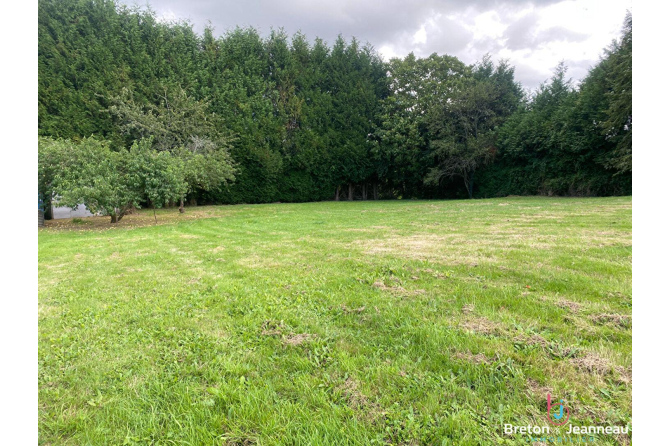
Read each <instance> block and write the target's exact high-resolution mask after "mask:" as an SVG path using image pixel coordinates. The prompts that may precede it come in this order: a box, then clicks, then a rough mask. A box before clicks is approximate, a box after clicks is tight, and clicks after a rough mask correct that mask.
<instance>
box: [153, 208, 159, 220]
mask: <svg viewBox="0 0 670 446" xmlns="http://www.w3.org/2000/svg"><path fill="white" fill-rule="evenodd" d="M154 222H155V223H158V219H157V218H156V206H154Z"/></svg>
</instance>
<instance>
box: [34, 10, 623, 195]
mask: <svg viewBox="0 0 670 446" xmlns="http://www.w3.org/2000/svg"><path fill="white" fill-rule="evenodd" d="M631 61H632V19H631V17H630V15H629V16H628V17H627V18H626V22H625V26H624V29H623V32H622V37H621V39H620V40H619V41H618V42H616V43H614V44H613V45H612V46H611V47H610V48H609V49H608V50H607V51H606V52H605V55H604V56H603V58H602V60H601V62H600V63H599V64H598V65H597V66H596V67H594V68H593V69H592V70H591V72H590V74H589V76H588V77H587V78H586V79H585V80H584V81H583V82H582V83H581V85H580V86H579V88H575V87H573V86H572V85H571V84H570V83H569V82H568V80H567V79H565V68H564V67H562V66H561V67H559V68H558V69H557V71H556V74H555V76H554V77H553V78H552V79H551V80H549V81H548V82H547V83H546V84H544V85H542V86H541V87H540V88H539V89H538V90H537V92H536V93H535V94H533V95H531V96H530V97H527V96H526V95H524V93H523V91H522V89H521V87H520V85H519V84H518V83H517V82H516V81H515V80H514V68H513V67H511V66H509V65H508V64H506V63H504V62H501V63H498V64H495V63H493V62H492V61H491V60H490V59H489V58H488V57H484V58H482V60H481V61H480V62H479V63H477V64H475V65H473V66H469V65H466V64H464V63H462V62H461V61H459V60H458V59H456V58H454V57H451V56H446V55H445V56H438V55H436V54H433V55H432V56H430V57H428V58H423V59H421V58H416V57H414V55H412V54H410V55H409V56H407V57H405V58H404V59H402V60H401V59H394V60H391V61H390V62H388V63H386V62H384V61H383V60H382V59H381V58H380V56H379V55H378V54H377V53H376V52H375V51H374V49H373V48H372V47H370V46H369V45H362V44H361V43H360V42H358V41H357V40H355V39H352V40H351V41H348V42H347V41H345V40H344V39H343V38H342V37H339V38H338V39H337V40H336V41H335V42H333V43H332V45H329V44H327V43H326V42H324V41H322V40H320V39H316V40H314V41H313V42H309V41H307V39H306V38H305V36H303V35H302V34H300V33H298V34H295V35H293V36H288V35H286V33H284V32H283V31H281V30H279V31H273V32H271V33H270V35H269V36H267V37H262V36H260V35H259V33H258V32H257V31H256V30H254V29H240V28H238V29H235V30H232V31H229V32H227V33H225V34H224V35H222V36H220V37H216V36H215V35H214V32H213V30H212V29H210V28H207V29H205V31H204V33H203V34H202V35H199V34H197V33H195V32H194V31H193V28H192V26H191V25H190V24H188V23H184V22H179V23H165V22H161V21H159V20H158V19H157V17H156V14H155V13H154V12H153V11H151V10H150V9H140V8H131V7H127V6H123V5H119V4H117V3H115V2H114V1H108V0H40V1H39V134H40V135H41V136H42V137H48V138H51V139H54V140H64V141H68V143H69V144H71V145H75V144H76V143H77V142H79V141H82V140H84V138H87V139H86V141H88V140H89V139H90V137H93V138H94V139H97V140H99V141H106V142H104V144H106V145H107V146H109V147H111V150H112V151H117V152H118V151H123V150H125V151H129V150H130V149H131V147H133V144H135V145H136V146H137V145H138V144H140V143H141V141H143V138H148V137H152V139H151V142H150V144H151V148H152V150H155V151H157V152H161V151H167V152H169V153H170V155H171V156H172V157H173V158H179V159H181V161H179V163H181V164H183V165H187V162H188V160H189V159H190V158H192V157H193V156H195V155H196V154H201V155H202V156H203V157H204V158H203V159H204V160H205V161H204V162H203V163H204V165H209V164H210V161H208V160H212V161H211V162H212V163H213V164H214V165H215V166H217V168H216V169H213V170H212V171H211V172H208V173H207V175H205V180H203V181H204V183H203V182H202V181H201V182H199V180H198V179H197V178H190V180H189V179H188V178H187V177H186V176H184V177H183V178H182V184H190V186H189V187H188V188H187V192H186V193H187V197H188V198H189V199H191V200H197V201H199V202H209V203H242V202H245V203H261V202H274V201H313V200H325V199H361V198H390V197H402V198H439V197H465V196H474V197H491V196H503V195H509V194H519V195H520V194H557V195H613V194H630V193H631V190H632V186H631V170H632V106H631V97H632V96H631V78H632V65H631ZM45 141H46V140H43V143H42V144H41V145H42V146H44V147H47V146H49V144H47V143H46V142H45ZM56 142H58V141H56ZM59 144H61V145H62V144H63V141H60V142H59ZM89 144H90V141H89ZM124 153H125V152H124ZM128 153H129V152H128ZM40 156H41V154H40ZM179 163H178V164H179ZM184 172H187V171H184ZM216 172H223V173H222V175H223V177H222V178H220V181H218V180H217V179H216V178H214V179H212V178H211V176H212V175H216ZM184 175H187V173H184ZM233 179H234V180H233ZM45 187H46V185H43V186H42V187H41V189H42V190H44V189H45ZM181 190H183V187H182V189H181ZM44 192H45V193H47V192H48V191H46V190H44Z"/></svg>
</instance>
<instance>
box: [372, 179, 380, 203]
mask: <svg viewBox="0 0 670 446" xmlns="http://www.w3.org/2000/svg"><path fill="white" fill-rule="evenodd" d="M372 199H373V200H378V199H379V192H378V191H377V182H376V181H375V182H374V183H372Z"/></svg>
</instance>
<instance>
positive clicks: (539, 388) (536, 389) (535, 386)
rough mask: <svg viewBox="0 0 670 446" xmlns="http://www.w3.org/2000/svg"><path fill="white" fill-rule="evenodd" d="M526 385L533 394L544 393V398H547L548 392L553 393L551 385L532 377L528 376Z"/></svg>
mask: <svg viewBox="0 0 670 446" xmlns="http://www.w3.org/2000/svg"><path fill="white" fill-rule="evenodd" d="M526 387H528V390H529V391H530V394H531V395H538V396H539V395H542V396H543V397H544V398H546V397H547V394H548V393H551V387H548V386H543V385H542V384H540V383H539V382H537V381H535V380H534V379H532V378H528V380H527V381H526Z"/></svg>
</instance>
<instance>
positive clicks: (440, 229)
mask: <svg viewBox="0 0 670 446" xmlns="http://www.w3.org/2000/svg"><path fill="white" fill-rule="evenodd" d="M631 207H632V202H631V198H630V197H623V198H590V199H565V198H505V199H494V200H472V201H380V202H372V201H368V202H328V203H309V204H272V205H248V206H247V205H244V206H220V207H207V208H198V209H195V210H194V209H189V210H188V211H187V214H185V216H184V217H179V216H178V214H177V213H176V210H162V211H159V214H158V215H159V219H162V220H163V221H165V219H168V223H165V224H163V225H155V226H143V227H133V226H132V218H133V216H129V217H127V220H126V224H128V225H130V226H126V227H118V228H114V229H109V230H104V229H103V228H100V227H99V225H98V226H96V227H94V228H93V229H90V228H89V227H88V226H87V225H81V224H79V225H71V226H73V230H62V229H53V228H52V229H45V230H41V231H40V234H39V395H40V407H39V431H40V433H39V437H40V443H41V444H51V445H55V444H71V445H88V444H92V445H109V444H155V445H159V444H160V445H221V444H224V445H229V444H230V445H232V444H239V445H249V444H259V445H273V444H291V445H318V444H326V445H330V444H333V445H344V444H352V445H353V444H361V445H363V444H438V445H442V444H445V445H446V444H472V445H481V444H524V442H526V443H525V444H529V443H527V441H528V438H525V437H521V436H509V435H505V434H504V433H503V431H502V428H501V425H502V423H511V424H518V425H527V424H539V425H544V424H546V418H545V416H546V394H547V392H548V391H550V392H551V394H552V395H553V396H554V398H562V399H564V400H565V401H566V403H567V405H568V407H569V408H570V411H571V422H572V423H573V424H575V425H591V424H603V425H608V424H616V425H625V424H626V423H629V422H630V420H631V411H632V408H631V382H630V376H631V363H632V362H631V356H632V354H631V348H632V347H631V345H632V344H631V333H632V328H631V307H632V300H631V293H632V291H631V263H632V240H631V232H632V221H631V220H632V216H631ZM149 212H150V211H149ZM198 212H205V214H204V215H206V216H207V218H199V219H198V218H193V216H194V215H195V216H197V215H198V214H197V213H198ZM175 214H176V215H175ZM146 215H149V214H146ZM146 215H145V214H144V213H141V214H140V216H144V217H146ZM189 215H190V216H189ZM150 217H151V220H152V221H153V215H150ZM138 218H140V217H138ZM142 218H143V217H142ZM146 219H148V217H147V218H145V220H146ZM63 227H67V226H63V225H61V226H60V228H63ZM597 438H598V442H597V444H619V443H622V444H628V441H629V440H628V438H624V437H620V438H616V437H613V436H604V435H601V436H599V437H597Z"/></svg>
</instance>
